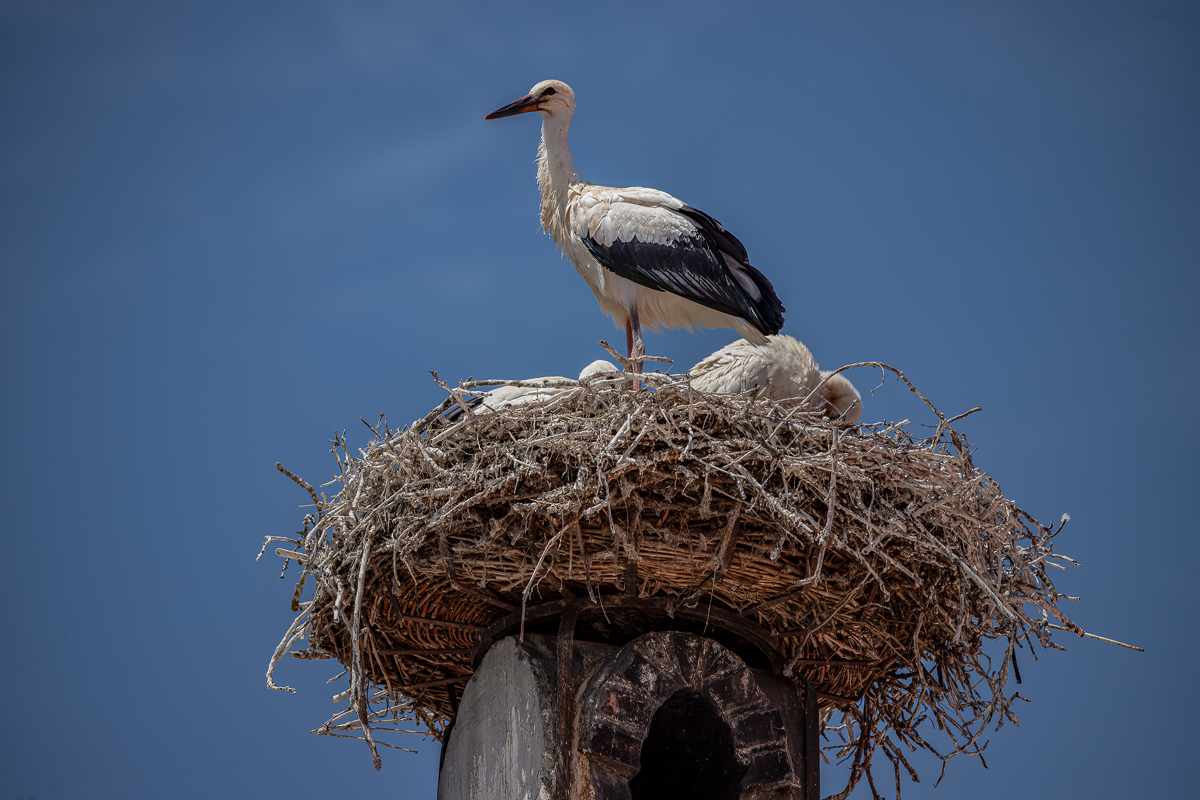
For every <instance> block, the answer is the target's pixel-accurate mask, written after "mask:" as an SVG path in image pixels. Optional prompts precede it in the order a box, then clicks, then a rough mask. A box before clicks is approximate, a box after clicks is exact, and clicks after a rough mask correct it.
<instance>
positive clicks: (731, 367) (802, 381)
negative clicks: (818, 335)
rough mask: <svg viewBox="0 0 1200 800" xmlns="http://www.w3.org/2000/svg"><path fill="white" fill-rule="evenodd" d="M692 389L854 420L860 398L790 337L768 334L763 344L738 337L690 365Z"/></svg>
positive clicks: (849, 386) (844, 379) (860, 404)
mask: <svg viewBox="0 0 1200 800" xmlns="http://www.w3.org/2000/svg"><path fill="white" fill-rule="evenodd" d="M689 377H690V378H691V384H692V387H693V388H695V389H699V390H700V391H702V392H711V393H713V394H741V393H742V392H751V391H752V392H755V394H756V396H758V397H765V398H769V399H771V400H775V401H776V402H780V403H787V404H800V405H801V406H802V407H803V408H805V409H806V410H817V409H822V408H823V409H824V410H825V414H826V416H829V417H831V418H833V419H837V420H842V421H844V422H848V423H850V424H851V425H853V424H854V423H856V422H858V420H859V417H861V416H862V409H863V405H862V398H861V397H860V396H859V394H858V390H856V389H855V388H854V385H853V384H852V383H850V381H849V380H847V379H846V378H845V376H843V375H842V374H841V373H838V374H837V375H831V374H830V373H829V372H822V371H821V370H820V369H819V368H818V367H817V362H816V361H815V360H814V359H813V357H812V353H811V352H809V349H808V348H807V347H805V346H804V344H803V343H802V342H799V341H797V340H796V339H794V338H793V337H791V336H768V337H767V341H766V343H765V344H761V345H759V344H752V343H750V342H748V341H746V340H745V339H739V340H738V341H736V342H734V343H733V344H730V345H726V346H725V347H722V348H721V349H720V350H718V351H717V352H715V353H713V354H712V355H711V356H709V357H708V358H706V359H704V360H703V361H701V362H700V363H699V364H697V365H696V366H694V367H692V370H691V372H690V373H689Z"/></svg>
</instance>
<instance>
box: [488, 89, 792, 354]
mask: <svg viewBox="0 0 1200 800" xmlns="http://www.w3.org/2000/svg"><path fill="white" fill-rule="evenodd" d="M529 111H536V112H538V113H539V114H541V115H542V141H541V144H540V145H539V146H538V157H537V181H538V188H539V189H540V190H541V193H542V228H543V229H544V230H545V231H546V232H547V233H548V234H550V237H551V238H552V239H554V241H555V243H556V244H558V246H559V247H560V248H562V251H563V253H564V254H565V255H566V256H567V258H569V259H570V260H571V263H572V264H574V265H575V269H576V270H578V272H579V274H580V275H582V276H583V279H584V280H585V281H587V283H588V286H591V287H592V292H593V293H594V294H595V295H596V300H598V301H599V302H600V309H601V310H602V311H603V312H604V313H605V314H607V315H609V316H610V317H611V318H612V320H613V322H615V323H616V324H617V326H618V327H620V325H621V323H622V322H624V323H625V339H626V345H627V347H628V354H629V356H630V358H641V357H642V356H644V355H645V354H646V347H645V344H644V342H643V341H642V325H643V324H645V325H646V326H647V327H649V328H650V329H651V330H653V331H655V332H656V333H657V332H661V329H662V328H663V327H666V328H672V329H674V328H685V329H687V330H689V331H691V330H693V329H694V328H695V327H703V328H733V329H734V330H736V331H737V332H738V333H740V334H741V335H742V336H744V337H745V338H746V339H748V340H749V341H751V342H755V343H759V344H761V343H765V342H766V337H767V335H768V334H772V333H778V332H779V329H780V328H781V327H783V310H784V309H783V306H782V305H781V304H780V302H779V298H778V297H776V296H775V289H774V287H772V286H771V282H770V281H768V280H767V279H766V277H765V276H764V275H763V274H762V273H761V272H759V271H758V270H756V269H755V268H754V267H752V266H750V261H749V258H748V257H747V255H746V248H745V247H743V246H742V243H741V242H739V241H738V240H737V237H736V236H734V235H733V234H732V233H730V232H729V231H727V230H725V228H724V227H723V226H722V225H721V223H719V222H717V221H716V220H715V219H713V218H712V217H710V216H708V215H707V214H705V213H704V212H703V211H699V210H697V209H695V208H692V207H691V206H689V205H687V204H685V203H683V202H682V201H680V200H677V199H676V198H674V197H672V196H671V195H669V194H667V193H666V192H660V191H658V190H656V189H645V188H642V187H640V186H634V187H630V188H627V189H615V188H612V187H609V186H594V185H592V184H590V183H588V182H586V181H584V180H583V179H582V178H580V177H579V174H578V173H576V172H575V166H574V162H573V160H572V158H571V148H570V144H569V142H568V137H569V135H570V131H571V118H572V117H573V116H574V114H575V93H574V92H573V91H571V87H570V86H567V85H566V84H565V83H563V82H562V81H542V82H541V83H539V84H537V85H536V86H534V87H533V88H532V89H530V90H529V94H527V95H525V96H524V97H522V98H521V99H520V100H516V101H514V102H512V103H509V104H508V105H506V106H504V107H503V108H500V109H497V110H495V111H493V112H492V113H490V114H488V115H487V116H486V117H484V119H500V118H501V117H511V116H513V115H515V114H524V113H526V112H529ZM633 370H634V371H637V372H640V371H641V362H640V361H635V362H634V365H633Z"/></svg>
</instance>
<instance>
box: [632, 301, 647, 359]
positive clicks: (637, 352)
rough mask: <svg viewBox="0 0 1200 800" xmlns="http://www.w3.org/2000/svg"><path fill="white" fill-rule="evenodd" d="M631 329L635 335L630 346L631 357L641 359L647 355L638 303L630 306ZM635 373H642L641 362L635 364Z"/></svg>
mask: <svg viewBox="0 0 1200 800" xmlns="http://www.w3.org/2000/svg"><path fill="white" fill-rule="evenodd" d="M629 327H630V329H631V332H632V334H633V337H632V338H633V341H632V342H631V343H630V346H629V357H630V358H641V357H643V356H644V355H646V343H645V342H644V341H642V323H641V322H639V321H638V311H637V303H633V304H632V305H630V306H629ZM633 371H634V372H637V373H640V372H641V371H642V362H641V361H638V362H637V363H636V364H634V366H633Z"/></svg>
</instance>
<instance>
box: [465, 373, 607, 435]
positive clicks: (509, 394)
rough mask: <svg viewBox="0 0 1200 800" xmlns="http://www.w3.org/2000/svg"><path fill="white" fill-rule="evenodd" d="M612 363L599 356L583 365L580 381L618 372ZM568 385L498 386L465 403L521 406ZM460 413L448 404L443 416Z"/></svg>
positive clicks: (489, 407)
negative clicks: (447, 409)
mask: <svg viewBox="0 0 1200 800" xmlns="http://www.w3.org/2000/svg"><path fill="white" fill-rule="evenodd" d="M620 371H621V370H619V369H618V368H617V367H616V365H615V364H613V363H612V362H611V361H605V360H603V359H599V360H597V361H593V362H592V363H590V364H588V365H587V366H586V367H584V368H583V371H582V372H580V373H579V380H580V382H583V381H585V380H587V379H588V378H592V377H595V376H596V375H601V374H603V373H605V372H620ZM568 380H570V378H561V377H558V376H556V375H549V376H546V377H544V378H528V379H526V380H523V381H521V383H554V382H555V381H568ZM572 388H574V387H571V386H546V387H541V386H497V387H496V388H495V389H492V390H491V391H490V392H488V393H487V394H483V395H476V396H474V397H472V398H470V399H469V400H467V405H469V406H472V407H475V412H476V413H484V412H488V411H496V410H497V409H501V408H507V407H509V406H523V405H525V404H527V403H540V402H542V401H543V400H549V399H550V398H551V397H554V396H555V395H556V394H559V393H560V392H563V391H567V390H570V389H572ZM462 415H463V409H462V406H458V405H455V406H451V407H450V410H449V411H447V412H446V413H445V414H444V415H443V416H445V417H446V419H449V420H457V419H459V418H460V417H461V416H462Z"/></svg>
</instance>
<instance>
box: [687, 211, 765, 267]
mask: <svg viewBox="0 0 1200 800" xmlns="http://www.w3.org/2000/svg"><path fill="white" fill-rule="evenodd" d="M679 213H680V214H683V215H684V216H685V217H687V218H688V219H690V220H691V221H692V222H694V223H696V224H697V225H699V226H700V228H701V229H702V230H703V231H704V232H705V233H707V234H708V235H709V236H711V237H712V238H713V242H714V243H715V244H716V245H717V248H718V249H719V250H720V251H721V252H722V253H728V254H729V255H730V256H732V257H733V258H734V260H735V261H737V262H738V263H739V264H745V265H746V266H747V267H748V266H750V256H749V255H747V253H746V248H745V247H744V246H743V245H742V243H741V242H740V241H738V238H737V237H736V236H734V235H733V234H732V233H730V232H729V231H727V230H725V226H724V225H722V224H721V223H719V222H717V221H716V220H715V219H713V218H712V217H710V216H709V215H708V214H705V213H704V212H703V211H701V210H700V209H698V208H692V207H691V206H689V205H684V206H683V208H681V209H679Z"/></svg>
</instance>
